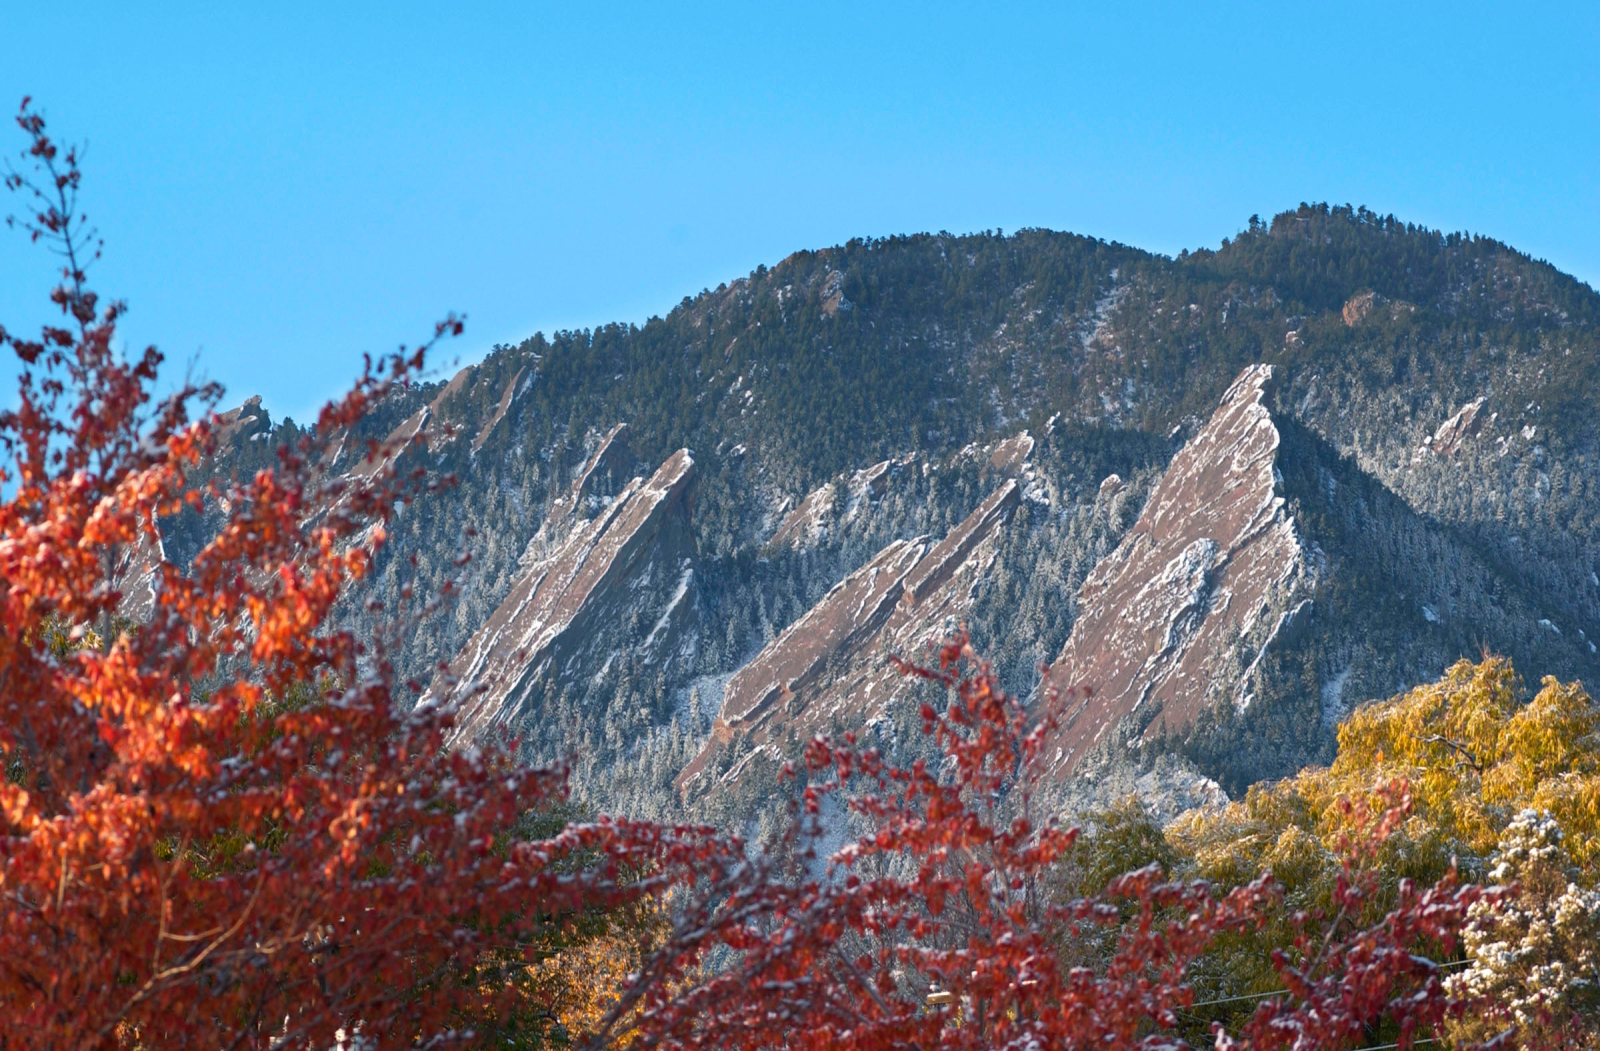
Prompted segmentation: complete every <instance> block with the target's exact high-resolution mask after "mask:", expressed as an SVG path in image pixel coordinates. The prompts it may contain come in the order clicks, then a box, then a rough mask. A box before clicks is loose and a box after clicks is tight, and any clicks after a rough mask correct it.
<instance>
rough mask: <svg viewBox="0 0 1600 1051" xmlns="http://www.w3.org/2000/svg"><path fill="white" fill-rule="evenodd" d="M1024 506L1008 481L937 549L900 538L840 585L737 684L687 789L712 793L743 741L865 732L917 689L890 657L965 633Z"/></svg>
mask: <svg viewBox="0 0 1600 1051" xmlns="http://www.w3.org/2000/svg"><path fill="white" fill-rule="evenodd" d="M1020 500H1021V489H1020V487H1019V486H1018V484H1017V482H1016V480H1015V479H1008V480H1007V481H1006V482H1005V483H1004V484H1002V485H1001V486H1000V487H999V488H998V489H996V490H995V491H994V492H993V493H991V494H990V495H989V497H988V499H986V500H984V502H983V503H982V504H980V505H979V506H978V508H977V510H975V511H973V512H972V513H971V514H970V515H968V516H967V518H966V519H965V520H964V521H963V522H962V523H961V524H960V525H958V526H956V527H955V528H954V529H952V530H951V531H950V532H949V534H948V535H946V536H945V537H944V539H942V540H940V541H939V542H938V543H931V542H930V541H929V539H928V538H927V537H917V538H915V539H912V540H896V541H895V542H894V543H892V544H890V545H889V546H887V547H885V548H884V549H883V550H882V551H880V552H878V554H877V556H876V557H874V558H873V559H872V560H871V561H870V562H868V563H867V564H866V565H864V566H862V567H861V568H860V569H858V570H856V571H855V572H854V573H851V574H850V575H849V576H847V577H845V578H844V580H842V581H840V582H839V583H838V584H836V585H834V587H833V589H832V590H831V591H829V592H828V594H827V595H825V596H824V597H823V598H822V601H820V602H818V603H817V604H816V605H815V606H813V607H812V608H811V609H810V610H809V611H808V612H807V613H806V614H805V615H804V616H803V617H801V618H800V619H799V620H797V621H796V622H795V623H794V624H791V625H790V626H789V627H788V628H787V629H785V630H784V631H783V633H782V634H780V635H779V636H778V637H777V638H776V639H774V640H773V641H772V642H771V643H769V644H768V645H767V647H766V648H765V649H763V650H762V651H761V652H760V653H759V654H757V655H756V657H755V658H754V659H753V660H751V661H750V663H749V664H746V665H745V666H744V667H743V668H740V669H739V670H738V672H736V673H735V674H734V675H733V677H732V678H730V679H729V680H728V684H727V686H726V688H725V689H724V692H723V702H722V710H721V712H720V714H719V715H718V717H717V719H716V721H715V722H714V723H713V724H712V733H713V736H712V739H711V740H710V741H709V742H708V743H707V745H706V747H705V748H704V749H703V750H702V751H701V753H700V754H699V755H698V756H696V757H695V759H694V760H693V761H692V762H691V763H690V764H689V765H688V766H687V767H685V768H684V771H683V773H682V774H680V775H679V777H678V781H677V783H678V787H679V788H680V789H683V790H685V791H700V790H704V789H706V788H707V787H709V786H708V785H707V784H705V783H703V782H704V781H705V778H706V776H707V775H708V774H709V773H710V772H711V771H712V769H713V766H714V763H715V760H716V758H717V756H718V754H719V753H720V752H721V751H722V749H723V748H725V747H726V746H728V745H729V744H731V743H732V742H734V741H735V740H736V739H738V738H744V739H746V740H748V741H749V742H750V743H751V744H752V745H754V746H755V747H756V748H757V749H761V748H766V749H769V750H770V749H772V748H773V747H774V746H775V744H776V742H779V741H782V740H784V739H786V738H790V737H792V738H793V739H795V740H800V741H804V740H809V739H810V737H811V736H812V735H813V734H815V733H818V732H821V731H823V730H826V729H827V728H828V727H829V726H830V725H832V723H833V722H834V721H836V720H838V721H842V722H843V723H844V724H846V725H852V726H865V725H867V724H868V723H869V722H870V721H871V720H872V719H873V718H874V717H875V716H877V715H879V714H881V713H882V711H883V709H884V706H885V705H886V704H887V703H888V702H889V701H890V700H891V699H892V698H893V697H894V696H895V695H896V694H897V693H899V692H900V691H902V690H904V689H906V688H907V686H908V684H907V683H906V681H905V679H904V677H903V676H901V675H900V673H899V672H898V671H897V670H896V669H895V668H894V666H893V664H892V663H891V661H890V659H889V658H890V657H891V656H896V655H898V656H905V657H908V658H912V659H917V658H920V657H921V656H923V646H924V644H925V643H926V642H928V641H929V640H936V639H938V638H942V637H943V636H944V635H945V634H947V633H948V632H949V631H950V630H951V629H952V628H953V627H955V626H956V622H957V621H958V620H959V618H960V616H961V615H962V614H963V613H964V612H965V611H966V610H967V609H969V608H970V607H971V605H972V598H973V595H972V593H973V588H974V585H975V584H976V583H977V582H978V581H979V580H981V579H982V578H983V576H984V574H985V573H986V572H987V571H988V570H989V568H990V567H991V566H992V565H993V562H994V559H995V554H996V549H997V545H996V540H997V537H998V536H999V534H1000V531H1001V529H1002V527H1003V526H1004V525H1005V523H1006V521H1007V520H1008V519H1009V518H1010V516H1011V513H1012V511H1014V510H1015V509H1016V507H1017V505H1018V503H1019V502H1020ZM739 772H740V768H738V767H735V768H734V770H732V771H730V772H729V773H728V774H726V775H724V776H723V778H722V780H723V781H732V780H734V779H736V778H737V777H738V774H739Z"/></svg>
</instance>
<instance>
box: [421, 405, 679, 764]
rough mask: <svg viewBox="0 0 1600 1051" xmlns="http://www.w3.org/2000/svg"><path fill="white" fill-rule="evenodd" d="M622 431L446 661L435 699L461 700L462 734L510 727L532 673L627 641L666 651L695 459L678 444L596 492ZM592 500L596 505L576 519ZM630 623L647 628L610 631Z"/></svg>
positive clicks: (675, 628) (673, 625) (664, 654)
mask: <svg viewBox="0 0 1600 1051" xmlns="http://www.w3.org/2000/svg"><path fill="white" fill-rule="evenodd" d="M619 434H620V428H617V429H613V430H612V432H611V433H610V434H608V435H607V438H606V440H605V441H604V442H603V443H602V445H601V447H600V449H599V450H598V451H597V452H596V453H595V455H594V457H592V458H591V460H590V462H589V464H588V465H587V466H586V467H585V469H584V470H583V471H582V472H581V473H580V475H579V477H578V479H577V481H576V482H575V484H574V485H573V487H572V490H571V491H570V493H569V494H568V496H567V497H565V498H564V500H563V502H562V503H561V504H560V505H558V507H557V509H556V510H555V511H553V512H552V515H551V518H552V521H553V524H554V525H555V526H556V527H557V528H559V527H560V526H561V525H563V524H565V526H566V528H567V530H568V531H567V532H566V533H565V535H564V537H563V538H562V539H561V540H560V541H559V542H553V543H552V544H551V547H550V551H549V553H548V555H547V556H546V557H543V558H539V559H538V560H536V561H534V562H533V563H532V564H531V565H529V566H528V567H527V569H526V570H525V571H524V573H523V575H522V577H521V578H520V579H519V580H518V581H517V583H516V584H515V585H514V586H513V587H512V589H511V593H510V594H509V595H507V596H506V599H505V601H504V602H502V603H501V604H500V606H499V608H498V609H496V610H495V611H494V613H493V614H492V615H491V616H490V617H489V619H488V621H487V622H486V623H485V624H484V625H483V626H482V627H481V628H479V629H478V631H477V632H476V633H475V634H474V635H473V636H472V638H471V639H470V640H468V642H467V644H466V646H465V647H464V648H463V649H462V651H461V653H460V654H458V655H457V657H456V659H455V660H454V661H452V662H451V665H450V673H449V676H448V678H447V680H446V681H444V682H441V683H438V684H435V691H434V692H435V696H442V695H444V694H445V693H446V692H453V694H454V695H455V696H458V697H461V698H463V699H464V700H465V710H464V712H463V715H462V720H461V730H460V732H461V733H463V734H465V735H469V736H475V735H478V734H482V733H485V732H492V731H495V730H497V729H500V728H507V729H511V730H515V729H516V724H517V721H518V719H519V718H520V717H522V716H523V714H524V713H523V710H522V709H523V705H524V702H525V701H526V700H527V694H528V692H529V687H530V685H531V684H532V683H533V682H534V680H535V679H536V678H538V676H540V675H541V674H543V673H544V672H546V671H547V670H551V669H552V668H554V669H558V670H561V671H567V670H568V668H567V665H569V664H576V663H579V661H578V658H580V657H582V656H583V655H585V654H589V655H591V656H596V657H599V656H601V655H602V651H603V653H604V654H605V655H615V654H616V653H617V652H619V651H625V650H635V651H642V652H643V653H644V655H645V659H646V661H647V662H648V661H650V660H652V659H654V658H656V657H661V658H662V659H670V658H671V656H672V655H673V654H674V652H675V651H676V649H677V647H678V645H679V643H680V642H681V641H682V635H683V631H684V627H685V624H686V622H687V621H688V611H689V609H690V607H691V606H692V604H693V587H692V585H693V579H694V576H693V575H694V560H693V551H692V544H691V543H690V541H689V538H688V534H687V530H686V529H685V528H684V527H685V525H686V522H687V518H688V505H687V501H686V492H687V490H688V487H689V483H690V481H691V478H692V476H693V470H694V460H693V458H692V457H691V456H690V454H689V451H688V450H687V449H680V450H678V451H677V452H676V453H674V454H673V455H672V456H671V457H669V458H668V459H667V461H666V462H665V463H663V464H662V465H661V467H660V468H659V469H657V470H656V472H655V473H654V474H652V475H651V476H650V477H649V478H642V477H638V478H634V479H633V480H632V481H630V482H628V483H627V484H626V485H625V486H624V487H623V489H622V491H621V492H619V493H617V494H616V495H615V496H614V497H611V498H610V499H609V500H603V499H602V498H601V497H599V496H598V495H597V494H594V493H591V492H590V483H591V481H592V479H593V478H594V477H595V475H596V474H597V473H598V472H599V471H601V470H603V469H604V467H605V465H606V463H607V462H609V461H610V460H611V459H612V458H614V457H616V456H618V455H620V453H619V452H618V448H619V445H618V443H617V442H616V439H617V437H618V436H619ZM591 500H592V501H593V502H594V503H598V504H600V505H601V506H599V507H598V509H597V511H596V513H594V515H593V517H585V512H586V510H590V508H589V507H588V505H589V504H590V503H591ZM630 622H637V623H639V624H640V625H641V626H642V625H643V624H644V623H645V622H649V624H650V625H651V626H650V628H649V631H648V634H647V635H645V636H644V637H643V638H639V639H634V638H626V637H619V633H625V629H626V626H627V625H628V624H629V623H630ZM591 651H592V652H591ZM585 663H587V662H585ZM590 670H591V671H592V670H593V669H590Z"/></svg>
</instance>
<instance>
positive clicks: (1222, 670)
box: [1041, 365, 1310, 774]
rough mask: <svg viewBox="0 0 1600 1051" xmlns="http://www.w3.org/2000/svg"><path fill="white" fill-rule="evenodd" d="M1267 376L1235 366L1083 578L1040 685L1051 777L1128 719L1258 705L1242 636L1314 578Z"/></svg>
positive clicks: (1188, 720) (1184, 722) (1158, 722)
mask: <svg viewBox="0 0 1600 1051" xmlns="http://www.w3.org/2000/svg"><path fill="white" fill-rule="evenodd" d="M1271 381H1272V366H1270V365H1253V366H1251V367H1249V368H1247V369H1246V370H1245V371H1244V373H1243V374H1242V375H1240V376H1239V378H1238V379H1237V380H1236V381H1235V382H1234V383H1233V385H1232V386H1231V387H1230V388H1229V389H1228V392H1227V393H1226V394H1225V395H1223V398H1222V403H1221V405H1220V407H1219V408H1218V409H1217V411H1216V413H1215V414H1214V415H1213V416H1212V417H1211V420H1210V422H1208V423H1207V424H1206V425H1205V426H1204V427H1203V428H1201V430H1200V432H1199V433H1198V434H1196V435H1195V436H1194V438H1193V439H1192V440H1191V441H1190V442H1189V443H1188V444H1187V445H1186V446H1184V448H1183V449H1182V450H1180V451H1179V452H1178V454H1177V455H1176V456H1175V457H1174V458H1173V460H1172V463H1171V464H1170V465H1169V466H1168V468H1167V471H1166V473H1165V474H1164V475H1163V476H1162V478H1161V481H1160V482H1158V483H1157V485H1156V487H1155V489H1154V490H1153V491H1152V493H1151V495H1150V498H1149V500H1148V501H1147V502H1146V504H1145V507H1144V510H1143V511H1142V512H1141V513H1140V515H1139V518H1138V521H1136V522H1135V523H1134V525H1133V528H1132V529H1131V530H1130V531H1129V532H1128V534H1127V535H1126V536H1125V537H1124V538H1123V540H1122V542H1121V543H1120V544H1118V545H1117V547H1116V549H1115V550H1114V551H1112V553H1111V554H1109V555H1107V556H1106V557H1105V558H1104V559H1103V560H1102V561H1101V562H1100V563H1099V564H1098V565H1097V566H1095V568H1094V570H1093V571H1092V572H1091V573H1090V574H1089V576H1088V578H1087V579H1086V580H1085V581H1084V583H1083V586H1082V588H1081V589H1080V591H1079V595H1078V617H1077V620H1076V621H1075V622H1074V624H1073V627H1072V634H1071V635H1070V637H1069V638H1068V639H1067V643H1066V645H1065V646H1064V647H1063V649H1062V652H1061V655H1060V657H1059V658H1058V659H1057V661H1056V663H1055V664H1054V665H1053V666H1052V668H1051V669H1050V673H1049V675H1048V676H1047V677H1046V680H1045V683H1044V686H1043V689H1042V690H1041V698H1043V699H1044V700H1046V701H1048V700H1050V699H1051V698H1052V695H1054V698H1055V703H1057V704H1059V705H1060V706H1061V707H1060V709H1059V711H1060V718H1061V725H1060V726H1059V727H1058V729H1057V730H1056V732H1055V733H1054V735H1053V737H1052V739H1051V740H1050V742H1049V744H1048V746H1047V748H1046V749H1045V753H1044V754H1045V757H1046V763H1047V766H1048V768H1049V769H1050V770H1051V771H1053V772H1054V773H1057V774H1065V773H1067V772H1070V771H1071V770H1072V768H1073V767H1074V766H1075V765H1076V764H1077V763H1078V762H1079V761H1080V760H1082V759H1083V757H1084V755H1085V754H1086V753H1087V752H1089V751H1090V750H1091V749H1093V748H1094V747H1095V746H1096V745H1098V744H1101V743H1102V742H1103V741H1105V740H1106V735H1107V734H1108V733H1109V732H1110V731H1111V730H1113V729H1114V728H1116V727H1118V726H1119V725H1121V724H1123V723H1124V722H1125V721H1126V720H1130V719H1136V720H1137V721H1138V723H1140V724H1142V727H1141V729H1140V732H1141V733H1142V734H1143V735H1144V736H1145V737H1147V738H1148V737H1149V736H1153V735H1154V734H1156V733H1158V732H1159V731H1160V729H1162V728H1163V727H1165V728H1166V729H1168V730H1171V731H1173V732H1178V731H1181V730H1182V729H1184V728H1186V727H1188V726H1190V725H1191V724H1192V723H1193V722H1194V720H1195V718H1196V717H1197V716H1198V715H1199V714H1200V713H1201V711H1202V710H1203V709H1204V708H1205V707H1206V705H1207V704H1208V703H1214V702H1217V701H1219V700H1222V699H1229V700H1232V702H1233V703H1234V704H1235V705H1236V706H1239V707H1243V706H1245V705H1247V704H1248V703H1249V700H1250V696H1249V693H1248V688H1247V684H1246V683H1245V682H1243V681H1241V676H1240V674H1239V672H1238V671H1237V667H1238V651H1239V649H1240V644H1241V642H1242V641H1244V640H1246V639H1250V638H1251V637H1252V636H1257V637H1258V636H1259V635H1260V634H1261V632H1262V629H1265V630H1266V632H1267V634H1268V635H1269V638H1270V635H1271V634H1275V633H1276V631H1277V630H1278V628H1280V627H1281V626H1282V625H1281V624H1263V623H1262V620H1263V617H1264V615H1265V614H1266V613H1267V611H1268V610H1269V609H1270V608H1272V607H1274V606H1282V605H1283V603H1284V601H1285V599H1286V596H1287V595H1288V593H1289V592H1291V591H1292V590H1294V589H1296V588H1297V587H1298V586H1300V585H1302V584H1304V583H1308V582H1309V577H1310V573H1309V572H1308V568H1309V564H1310V563H1309V560H1308V550H1307V548H1306V546H1305V545H1304V544H1303V543H1302V542H1301V540H1300V537H1299V536H1298V535H1297V533H1296V530H1295V526H1294V523H1293V522H1292V521H1291V519H1290V516H1289V514H1288V512H1287V510H1286V509H1285V500H1284V497H1283V496H1282V495H1281V494H1280V492H1279V488H1280V486H1279V482H1278V476H1277V470H1276V455H1277V451H1278V445H1279V440H1280V435H1279V431H1278V428H1277V426H1276V425H1275V424H1274V423H1273V420H1272V416H1271V414H1270V412H1269V411H1268V408H1267V405H1266V404H1265V402H1266V397H1267V393H1268V389H1269V385H1270V383H1271ZM1261 645H1262V646H1263V647H1264V645H1265V643H1261ZM1230 669H1232V670H1230ZM1247 674H1248V673H1246V676H1245V677H1246V678H1247Z"/></svg>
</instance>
